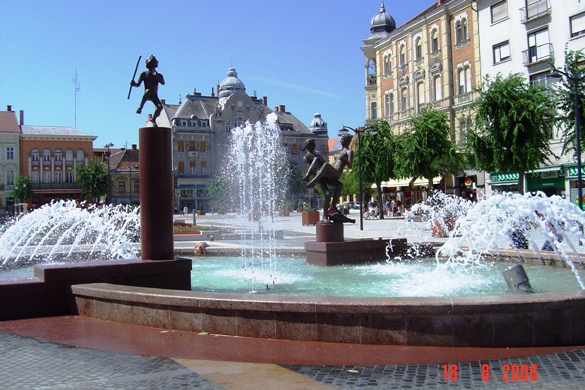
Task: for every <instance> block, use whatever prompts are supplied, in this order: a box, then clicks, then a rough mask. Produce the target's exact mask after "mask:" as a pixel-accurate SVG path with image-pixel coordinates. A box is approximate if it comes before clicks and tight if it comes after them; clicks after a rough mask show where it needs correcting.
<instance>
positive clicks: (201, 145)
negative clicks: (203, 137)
mask: <svg viewBox="0 0 585 390" xmlns="http://www.w3.org/2000/svg"><path fill="white" fill-rule="evenodd" d="M199 151H200V152H203V153H205V152H206V151H207V142H205V141H201V142H199Z"/></svg>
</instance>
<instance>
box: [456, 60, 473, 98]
mask: <svg viewBox="0 0 585 390" xmlns="http://www.w3.org/2000/svg"><path fill="white" fill-rule="evenodd" d="M457 87H458V92H459V95H463V94H464V93H467V92H471V69H469V67H468V66H466V67H462V68H459V70H458V71H457Z"/></svg>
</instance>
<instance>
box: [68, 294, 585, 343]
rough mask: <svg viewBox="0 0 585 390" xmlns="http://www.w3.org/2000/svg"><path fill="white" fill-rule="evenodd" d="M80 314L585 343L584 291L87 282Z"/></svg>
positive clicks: (462, 339) (389, 339) (202, 327)
mask: <svg viewBox="0 0 585 390" xmlns="http://www.w3.org/2000/svg"><path fill="white" fill-rule="evenodd" d="M72 294H73V297H72V299H71V300H70V302H71V305H72V307H71V311H72V312H74V313H77V314H79V315H82V316H88V317H95V318H101V319H106V320H112V321H118V322H125V323H132V324H137V325H142V326H151V327H158V328H163V329H169V330H171V329H172V330H179V331H190V332H201V331H205V332H209V333H211V334H222V335H229V336H241V337H257V338H276V339H288V340H307V341H328V342H338V343H363V344H386V345H417V346H422V345H424V346H449V347H457V346H473V347H536V346H559V345H583V344H585V310H583V308H585V294H584V293H582V292H581V291H576V292H568V293H549V294H523V295H512V296H493V297H440V298H342V297H283V296H263V295H243V294H224V293H202V292H193V291H167V290H161V289H153V288H144V287H130V286H119V285H111V284H85V285H75V286H72Z"/></svg>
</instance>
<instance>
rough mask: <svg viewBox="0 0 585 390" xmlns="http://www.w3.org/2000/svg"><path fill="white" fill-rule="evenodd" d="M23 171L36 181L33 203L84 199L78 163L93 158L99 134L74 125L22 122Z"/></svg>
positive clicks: (81, 163)
mask: <svg viewBox="0 0 585 390" xmlns="http://www.w3.org/2000/svg"><path fill="white" fill-rule="evenodd" d="M20 130H21V138H20V153H21V154H20V174H21V175H22V176H29V177H30V179H31V180H32V181H33V182H34V185H33V191H34V194H35V195H34V197H33V199H32V205H31V206H32V207H38V206H40V205H42V204H45V203H48V202H50V201H51V200H53V199H81V194H82V193H83V188H82V187H81V186H80V185H79V184H78V182H77V177H76V174H75V167H76V166H77V165H87V164H89V162H90V161H91V159H92V158H93V141H94V140H95V139H96V138H97V137H96V136H92V135H88V134H85V133H83V132H81V131H79V130H76V129H73V128H71V127H59V126H29V125H24V124H23V123H22V122H21V126H20Z"/></svg>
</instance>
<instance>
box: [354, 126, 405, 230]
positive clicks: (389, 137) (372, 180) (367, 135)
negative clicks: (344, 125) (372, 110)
mask: <svg viewBox="0 0 585 390" xmlns="http://www.w3.org/2000/svg"><path fill="white" fill-rule="evenodd" d="M361 138H362V139H361V150H360V151H359V153H357V152H356V153H355V154H354V156H355V157H354V158H355V159H356V162H354V165H353V166H354V167H355V169H352V175H355V176H354V177H357V176H358V171H361V176H362V186H364V187H365V186H368V187H369V186H370V185H371V184H375V185H376V191H377V194H378V199H379V200H380V201H382V182H383V181H384V180H388V178H390V177H396V173H395V169H396V168H395V163H394V153H395V151H396V150H397V148H398V145H397V144H396V136H394V134H393V133H392V130H391V129H390V125H389V124H388V122H386V121H385V120H378V121H376V122H374V123H372V124H369V125H367V126H366V129H365V131H364V132H363V133H362V134H361ZM354 145H356V147H358V146H357V142H354ZM357 167H359V170H358V169H357ZM354 172H355V173H354ZM358 180H359V178H358ZM360 202H363V199H360ZM380 219H384V213H380Z"/></svg>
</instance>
